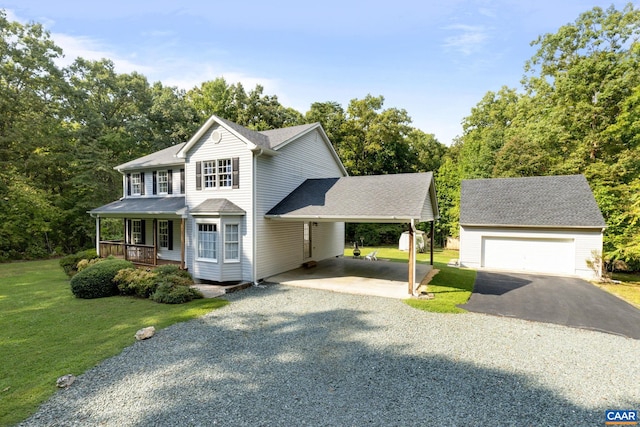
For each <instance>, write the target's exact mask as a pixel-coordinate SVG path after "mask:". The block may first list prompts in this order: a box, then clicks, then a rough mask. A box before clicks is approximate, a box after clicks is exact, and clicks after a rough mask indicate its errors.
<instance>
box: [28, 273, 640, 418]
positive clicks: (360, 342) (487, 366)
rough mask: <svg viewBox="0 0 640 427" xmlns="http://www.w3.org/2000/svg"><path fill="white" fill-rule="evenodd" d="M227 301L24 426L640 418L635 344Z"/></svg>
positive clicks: (90, 376)
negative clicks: (637, 414)
mask: <svg viewBox="0 0 640 427" xmlns="http://www.w3.org/2000/svg"><path fill="white" fill-rule="evenodd" d="M227 298H228V299H229V300H231V301H232V304H230V305H229V306H227V307H224V308H222V309H220V310H216V311H213V312H212V313H210V314H209V315H207V316H205V317H203V318H201V319H197V320H194V321H191V322H187V323H182V324H178V325H174V326H173V327H170V328H167V329H164V330H161V331H159V332H158V333H157V334H156V336H155V337H153V338H152V339H150V340H147V341H142V342H137V343H135V344H134V345H132V346H130V347H128V348H126V349H125V350H124V351H123V352H122V353H121V354H120V355H119V356H116V357H113V358H111V359H109V360H106V361H105V362H104V363H102V364H100V365H99V366H97V367H95V368H94V369H92V370H90V371H88V372H87V373H86V374H84V375H81V376H80V377H78V379H77V380H76V382H75V383H74V384H73V385H72V387H71V388H69V389H68V390H61V391H59V392H58V393H57V394H56V395H55V396H54V397H53V398H52V399H51V400H49V401H48V402H46V403H45V404H44V405H43V406H42V407H41V408H40V410H39V411H38V412H37V413H36V414H35V415H34V416H33V417H31V418H30V419H29V420H27V421H26V422H25V423H24V424H23V425H25V426H41V425H46V426H53V425H55V426H67V425H68V426H71V425H73V426H76V425H77V426H87V425H91V426H93V425H106V426H116V425H117V426H165V425H166V426H177V425H180V426H190V425H193V426H196V425H197V426H210V425H224V426H290V425H291V426H293V425H295V426H304V425H308V426H318V425H326V426H363V425H371V426H411V425H435V424H437V425H451V426H460V425H466V426H474V425H477V426H484V425H536V426H542V425H604V410H605V409H639V408H640V386H639V384H640V370H639V369H637V368H635V367H634V364H635V363H636V361H637V360H638V359H639V358H640V340H633V339H629V338H623V337H620V336H615V335H609V334H605V333H600V332H593V331H586V330H579V329H572V328H567V327H563V326H557V325H549V324H543V323H535V322H528V321H524V320H519V319H510V318H500V317H494V316H486V315H481V314H474V313H467V314H462V315H445V314H434V313H425V312H422V311H418V310H415V309H412V308H410V307H409V306H407V305H405V304H404V303H402V302H401V301H398V300H393V299H385V298H378V297H367V296H360V295H347V294H338V293H331V292H326V291H318V290H312V289H301V288H293V287H285V286H282V285H270V286H268V287H266V288H251V289H248V290H246V291H242V292H238V293H236V294H231V295H229V296H227ZM141 326H146V325H141Z"/></svg>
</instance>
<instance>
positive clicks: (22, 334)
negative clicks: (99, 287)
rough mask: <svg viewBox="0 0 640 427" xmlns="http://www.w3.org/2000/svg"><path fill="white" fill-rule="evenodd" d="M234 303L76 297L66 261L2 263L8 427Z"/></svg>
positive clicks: (1, 337)
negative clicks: (147, 338)
mask: <svg viewBox="0 0 640 427" xmlns="http://www.w3.org/2000/svg"><path fill="white" fill-rule="evenodd" d="M227 303H228V302H227V301H225V300H221V299H219V298H213V299H200V300H194V301H191V302H189V303H187V304H179V305H175V304H173V305H166V304H156V303H154V302H153V301H151V300H149V299H140V298H134V297H125V296H116V297H108V298H98V299H88V300H87V299H79V298H75V297H74V296H73V294H72V293H71V291H70V288H69V279H68V277H67V276H66V275H65V274H64V272H63V270H62V269H61V268H60V267H59V265H58V260H46V261H29V262H16V263H9V264H0V325H3V327H2V328H0V354H2V364H0V425H13V424H15V423H17V422H20V421H21V420H24V419H25V418H27V417H28V416H29V415H30V414H32V413H33V412H35V410H36V409H37V407H38V405H40V404H41V403H42V402H43V401H45V400H46V399H47V398H49V397H50V396H51V395H52V394H53V393H54V392H55V391H56V379H57V378H58V377H60V376H62V375H65V374H68V373H72V374H74V375H80V374H82V373H83V372H84V371H86V370H87V369H89V368H91V367H93V366H95V365H96V364H98V363H100V362H101V361H102V360H104V359H106V358H108V357H111V356H115V355H116V354H118V353H120V352H121V351H122V350H123V349H124V348H125V347H127V346H129V345H132V344H133V343H134V342H135V338H134V335H135V332H136V331H137V330H138V329H140V328H143V327H146V326H151V325H153V326H155V328H156V329H157V330H159V329H162V328H166V327H167V326H170V325H172V324H174V323H177V322H183V321H187V320H190V319H193V318H196V317H200V316H202V315H204V314H206V313H208V312H210V311H211V310H214V309H217V308H220V307H222V306H224V305H226V304H227Z"/></svg>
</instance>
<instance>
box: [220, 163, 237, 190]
mask: <svg viewBox="0 0 640 427" xmlns="http://www.w3.org/2000/svg"><path fill="white" fill-rule="evenodd" d="M217 164H218V169H217V172H218V187H219V188H231V187H232V186H233V160H232V159H230V158H229V159H218V162H217Z"/></svg>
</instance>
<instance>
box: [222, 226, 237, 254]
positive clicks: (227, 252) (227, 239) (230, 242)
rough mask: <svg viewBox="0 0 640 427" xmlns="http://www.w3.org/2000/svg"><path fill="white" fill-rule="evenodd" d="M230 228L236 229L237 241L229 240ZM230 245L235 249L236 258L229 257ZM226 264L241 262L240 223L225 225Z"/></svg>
mask: <svg viewBox="0 0 640 427" xmlns="http://www.w3.org/2000/svg"><path fill="white" fill-rule="evenodd" d="M230 227H235V228H236V232H235V240H233V239H229V237H228V234H227V228H230ZM229 245H232V246H231V247H235V251H236V256H235V257H233V258H232V257H230V256H228V254H229V252H230V251H229V249H228V248H229ZM224 262H226V263H236V262H240V223H238V222H230V223H227V224H225V225H224Z"/></svg>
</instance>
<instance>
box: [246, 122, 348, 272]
mask: <svg viewBox="0 0 640 427" xmlns="http://www.w3.org/2000/svg"><path fill="white" fill-rule="evenodd" d="M257 168H258V170H257V172H256V173H257V180H256V181H257V189H256V228H257V235H258V238H257V239H258V240H257V242H256V244H257V249H256V254H257V260H256V262H257V278H258V279H262V278H267V277H269V276H272V275H274V274H277V273H281V272H283V271H287V270H291V269H294V268H297V267H299V266H300V265H301V264H302V263H303V262H304V258H303V255H304V254H303V247H304V243H303V237H304V236H303V225H302V224H303V222H282V221H275V220H268V219H265V218H264V215H265V214H266V213H267V212H268V211H269V209H271V208H272V207H273V206H275V205H276V204H277V203H278V202H280V201H281V200H282V199H283V198H284V197H285V196H287V195H288V194H289V193H291V192H292V191H293V190H294V189H296V188H297V187H298V186H299V185H300V184H302V183H303V182H304V181H305V180H306V179H308V178H337V177H341V176H343V173H342V171H341V169H340V167H339V165H338V163H336V161H335V159H334V157H333V156H332V154H331V151H330V150H329V148H328V147H327V146H326V145H325V142H324V140H323V138H322V137H321V136H320V133H319V132H318V131H317V130H313V131H311V132H309V133H308V134H306V135H304V136H303V137H301V138H300V139H299V140H296V141H294V142H292V143H290V144H288V145H287V146H285V147H282V148H281V149H280V150H278V155H276V156H273V157H267V156H261V157H258V158H257ZM311 232H312V247H311V252H312V259H314V260H316V261H320V260H322V259H326V258H329V257H333V256H337V255H340V254H342V251H343V248H344V223H318V225H317V227H314V228H313V230H312V231H311Z"/></svg>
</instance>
